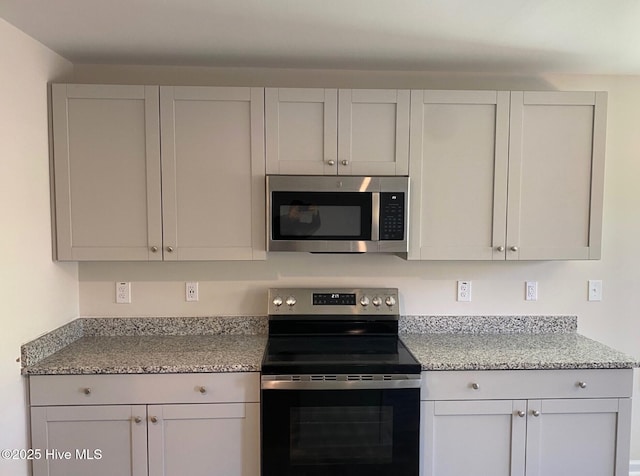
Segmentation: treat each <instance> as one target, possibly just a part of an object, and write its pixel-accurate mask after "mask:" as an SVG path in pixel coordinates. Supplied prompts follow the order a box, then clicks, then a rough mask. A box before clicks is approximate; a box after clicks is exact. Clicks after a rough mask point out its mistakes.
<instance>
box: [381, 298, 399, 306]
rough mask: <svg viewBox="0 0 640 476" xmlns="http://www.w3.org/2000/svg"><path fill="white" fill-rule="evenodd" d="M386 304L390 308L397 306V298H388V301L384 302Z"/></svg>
mask: <svg viewBox="0 0 640 476" xmlns="http://www.w3.org/2000/svg"><path fill="white" fill-rule="evenodd" d="M384 303H385V304H386V305H387V306H389V307H392V306H395V305H396V298H394V297H393V296H387V299H385V300H384Z"/></svg>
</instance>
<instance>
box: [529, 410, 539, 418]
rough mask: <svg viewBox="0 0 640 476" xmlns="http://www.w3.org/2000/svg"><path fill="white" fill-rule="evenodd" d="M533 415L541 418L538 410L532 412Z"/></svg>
mask: <svg viewBox="0 0 640 476" xmlns="http://www.w3.org/2000/svg"><path fill="white" fill-rule="evenodd" d="M531 414H532V415H533V416H534V417H539V416H540V412H539V411H538V410H531Z"/></svg>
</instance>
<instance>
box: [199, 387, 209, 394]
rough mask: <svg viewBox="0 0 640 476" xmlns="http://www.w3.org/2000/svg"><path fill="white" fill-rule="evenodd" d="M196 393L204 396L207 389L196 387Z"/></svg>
mask: <svg viewBox="0 0 640 476" xmlns="http://www.w3.org/2000/svg"><path fill="white" fill-rule="evenodd" d="M198 392H200V393H201V394H202V395H205V394H206V393H207V387H198Z"/></svg>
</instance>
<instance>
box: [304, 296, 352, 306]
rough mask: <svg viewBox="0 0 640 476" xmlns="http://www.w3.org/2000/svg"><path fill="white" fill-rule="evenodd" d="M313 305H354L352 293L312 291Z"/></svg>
mask: <svg viewBox="0 0 640 476" xmlns="http://www.w3.org/2000/svg"><path fill="white" fill-rule="evenodd" d="M313 305H314V306H355V305H356V295H355V294H353V293H313Z"/></svg>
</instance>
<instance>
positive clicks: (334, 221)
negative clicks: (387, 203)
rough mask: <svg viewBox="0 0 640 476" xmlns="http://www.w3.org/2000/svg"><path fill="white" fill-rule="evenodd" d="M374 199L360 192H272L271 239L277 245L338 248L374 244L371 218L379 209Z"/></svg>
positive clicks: (374, 232) (374, 231) (377, 201)
mask: <svg viewBox="0 0 640 476" xmlns="http://www.w3.org/2000/svg"><path fill="white" fill-rule="evenodd" d="M372 195H373V194H371V193H359V192H340V193H336V192H273V193H272V196H271V210H270V211H271V217H270V223H271V236H270V238H271V240H272V241H274V242H278V241H280V242H286V241H298V242H300V241H303V242H336V244H338V243H337V242H359V241H371V240H372V238H373V235H374V234H377V227H374V224H373V222H372V218H371V217H372V216H373V210H374V208H375V207H379V200H374V199H373V197H372ZM311 251H313V250H311ZM318 251H322V250H318Z"/></svg>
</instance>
